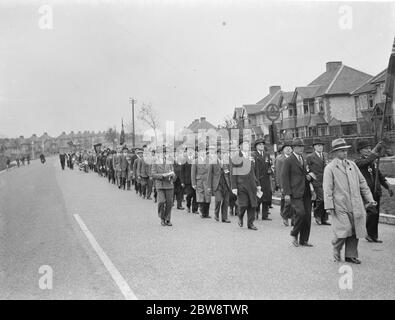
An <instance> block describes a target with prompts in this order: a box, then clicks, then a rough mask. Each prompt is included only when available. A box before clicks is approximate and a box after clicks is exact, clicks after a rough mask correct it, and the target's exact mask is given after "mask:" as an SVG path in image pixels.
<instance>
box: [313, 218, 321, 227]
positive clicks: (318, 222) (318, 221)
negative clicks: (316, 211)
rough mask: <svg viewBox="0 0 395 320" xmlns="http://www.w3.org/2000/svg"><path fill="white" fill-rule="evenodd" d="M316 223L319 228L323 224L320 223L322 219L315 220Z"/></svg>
mask: <svg viewBox="0 0 395 320" xmlns="http://www.w3.org/2000/svg"><path fill="white" fill-rule="evenodd" d="M314 220H315V223H316V224H318V225H319V226H320V225H321V224H322V222H321V221H320V219H318V218H314Z"/></svg>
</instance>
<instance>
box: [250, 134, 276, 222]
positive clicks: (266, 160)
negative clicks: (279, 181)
mask: <svg viewBox="0 0 395 320" xmlns="http://www.w3.org/2000/svg"><path fill="white" fill-rule="evenodd" d="M254 148H255V149H256V151H254V152H253V153H252V156H253V157H254V160H255V166H254V167H255V176H256V178H257V179H258V181H259V185H260V186H261V190H262V197H260V198H259V199H258V206H257V208H256V218H257V219H258V215H259V209H260V206H262V220H272V219H270V218H269V217H268V214H269V207H270V205H271V204H272V182H271V176H272V164H271V160H270V155H269V154H267V153H265V140H264V139H257V140H256V141H255V142H254Z"/></svg>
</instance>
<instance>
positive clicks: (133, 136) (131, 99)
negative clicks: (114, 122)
mask: <svg viewBox="0 0 395 320" xmlns="http://www.w3.org/2000/svg"><path fill="white" fill-rule="evenodd" d="M135 102H137V101H136V100H135V99H134V98H129V103H131V104H132V126H133V132H132V138H133V140H132V141H133V148H134V147H135V135H134V103H135Z"/></svg>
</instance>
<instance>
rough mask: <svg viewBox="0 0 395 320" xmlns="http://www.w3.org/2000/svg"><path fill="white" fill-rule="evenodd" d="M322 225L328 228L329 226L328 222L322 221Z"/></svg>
mask: <svg viewBox="0 0 395 320" xmlns="http://www.w3.org/2000/svg"><path fill="white" fill-rule="evenodd" d="M322 225H324V226H330V225H331V224H330V223H329V222H328V221H324V222H323V223H322Z"/></svg>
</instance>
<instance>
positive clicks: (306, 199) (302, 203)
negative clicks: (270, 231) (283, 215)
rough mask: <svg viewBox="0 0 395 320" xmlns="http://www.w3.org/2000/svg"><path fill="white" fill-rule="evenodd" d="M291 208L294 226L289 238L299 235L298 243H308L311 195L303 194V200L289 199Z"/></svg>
mask: <svg viewBox="0 0 395 320" xmlns="http://www.w3.org/2000/svg"><path fill="white" fill-rule="evenodd" d="M291 207H292V209H293V210H294V212H295V225H294V227H293V229H292V231H291V236H293V237H297V236H298V235H299V242H300V243H305V242H308V240H309V236H310V227H311V195H310V192H305V194H304V196H303V198H297V199H295V198H291Z"/></svg>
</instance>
